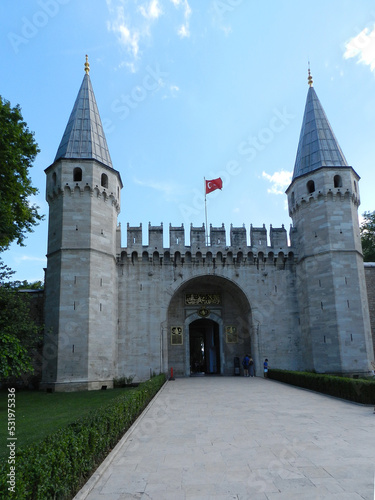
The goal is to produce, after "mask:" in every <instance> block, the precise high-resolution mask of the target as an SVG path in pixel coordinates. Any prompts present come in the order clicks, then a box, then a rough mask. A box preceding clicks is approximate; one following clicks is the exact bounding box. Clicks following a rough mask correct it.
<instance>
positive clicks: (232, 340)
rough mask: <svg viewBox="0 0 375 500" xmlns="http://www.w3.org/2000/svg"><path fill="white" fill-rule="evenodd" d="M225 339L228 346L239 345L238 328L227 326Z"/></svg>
mask: <svg viewBox="0 0 375 500" xmlns="http://www.w3.org/2000/svg"><path fill="white" fill-rule="evenodd" d="M225 338H226V342H227V344H237V343H238V334H237V327H235V326H226V327H225Z"/></svg>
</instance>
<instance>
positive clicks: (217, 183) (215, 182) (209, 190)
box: [206, 177, 223, 194]
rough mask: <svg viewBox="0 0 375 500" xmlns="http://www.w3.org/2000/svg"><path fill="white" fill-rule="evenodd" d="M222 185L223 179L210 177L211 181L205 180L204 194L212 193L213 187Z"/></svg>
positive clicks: (216, 187) (219, 187) (218, 187)
mask: <svg viewBox="0 0 375 500" xmlns="http://www.w3.org/2000/svg"><path fill="white" fill-rule="evenodd" d="M222 187H223V181H222V180H221V177H218V178H217V179H212V180H211V181H206V194H208V193H212V191H215V189H221V188H222Z"/></svg>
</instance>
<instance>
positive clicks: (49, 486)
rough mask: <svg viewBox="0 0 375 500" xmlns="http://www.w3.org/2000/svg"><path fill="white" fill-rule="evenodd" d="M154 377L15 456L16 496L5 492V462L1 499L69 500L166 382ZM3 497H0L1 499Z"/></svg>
mask: <svg viewBox="0 0 375 500" xmlns="http://www.w3.org/2000/svg"><path fill="white" fill-rule="evenodd" d="M165 380H166V378H165V375H158V376H157V377H155V378H152V379H151V380H148V381H147V382H144V383H142V384H140V386H139V387H138V388H137V389H134V390H133V391H132V392H130V393H127V394H126V395H122V396H120V397H119V398H116V399H115V400H114V401H112V402H111V404H110V405H108V406H105V407H102V408H100V409H98V410H95V411H94V412H92V413H91V414H90V415H89V416H86V417H83V418H81V419H79V420H77V421H75V422H73V423H72V424H70V425H69V426H67V427H65V428H63V429H60V430H59V431H57V432H55V433H53V434H51V435H50V436H48V437H47V438H46V439H44V440H43V441H41V442H40V443H37V444H34V445H32V446H29V447H26V448H23V449H20V450H19V451H17V453H16V457H15V460H16V463H15V468H16V486H15V488H14V489H15V492H14V493H13V492H11V491H8V488H9V486H10V484H8V483H7V481H8V480H9V476H7V474H9V470H10V469H9V467H10V466H9V464H8V463H4V464H2V465H1V466H0V494H1V498H14V499H17V500H24V499H27V500H29V499H30V500H34V499H35V500H51V499H56V500H65V499H71V498H72V497H73V496H74V495H75V493H76V492H77V491H78V490H79V489H80V487H82V485H83V484H84V483H85V482H86V481H87V479H88V478H89V477H90V475H91V473H92V472H93V471H94V470H95V469H96V468H97V467H98V465H99V464H100V463H101V462H102V460H103V459H104V458H105V457H106V456H107V455H108V453H109V452H110V451H111V449H112V448H113V447H114V446H115V445H116V444H117V442H118V441H119V440H120V438H121V437H122V436H123V435H124V433H125V432H126V431H127V430H128V429H129V427H130V426H131V425H132V423H133V422H134V421H135V420H136V419H137V417H138V416H139V415H140V413H141V412H142V411H143V409H144V408H145V407H146V406H147V404H148V403H149V402H150V401H151V399H152V398H153V397H154V396H155V395H156V393H157V392H158V391H159V390H160V388H161V387H162V385H163V384H164V383H165ZM3 495H4V496H3Z"/></svg>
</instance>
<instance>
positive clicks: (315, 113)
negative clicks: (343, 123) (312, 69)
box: [293, 74, 348, 180]
mask: <svg viewBox="0 0 375 500" xmlns="http://www.w3.org/2000/svg"><path fill="white" fill-rule="evenodd" d="M309 84H310V88H309V91H308V94H307V99H306V106H305V114H304V116H303V122H302V128H301V135H300V138H299V143H298V150H297V157H296V163H295V165H294V172H293V180H294V179H296V178H297V177H300V176H301V175H304V174H307V173H309V172H313V171H314V170H317V169H318V168H321V167H347V166H348V163H347V161H346V159H345V156H344V154H343V152H342V151H341V148H340V146H339V143H338V142H337V139H336V137H335V134H334V133H333V130H332V127H331V125H330V123H329V121H328V119H327V116H326V114H325V112H324V109H323V107H322V105H321V104H320V101H319V99H318V96H317V95H316V92H315V90H314V87H313V86H312V78H311V76H310V74H309Z"/></svg>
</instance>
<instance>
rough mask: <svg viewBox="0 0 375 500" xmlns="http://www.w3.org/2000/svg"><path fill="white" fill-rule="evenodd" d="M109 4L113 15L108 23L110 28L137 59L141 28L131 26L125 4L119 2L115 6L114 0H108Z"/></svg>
mask: <svg viewBox="0 0 375 500" xmlns="http://www.w3.org/2000/svg"><path fill="white" fill-rule="evenodd" d="M107 6H108V9H109V12H110V14H111V17H112V21H109V22H108V23H107V28H108V30H109V31H113V33H115V34H116V35H117V37H118V40H119V42H120V44H121V45H122V46H123V47H124V48H125V49H126V50H127V51H128V52H129V53H130V54H131V56H132V57H133V58H134V59H137V57H138V54H139V41H140V38H141V30H140V29H138V28H132V27H131V23H130V20H129V19H128V17H127V16H126V15H125V10H124V6H123V5H120V4H118V5H116V6H115V7H114V6H113V5H112V1H108V0H107Z"/></svg>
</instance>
